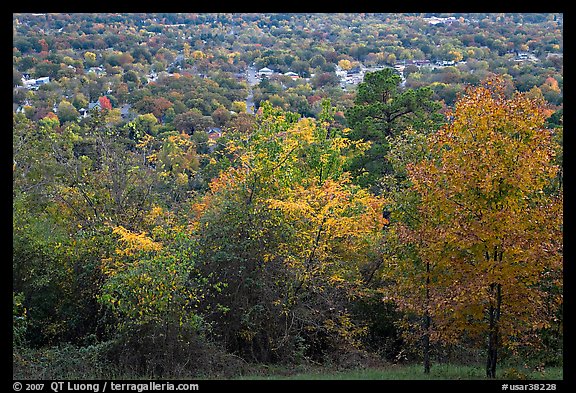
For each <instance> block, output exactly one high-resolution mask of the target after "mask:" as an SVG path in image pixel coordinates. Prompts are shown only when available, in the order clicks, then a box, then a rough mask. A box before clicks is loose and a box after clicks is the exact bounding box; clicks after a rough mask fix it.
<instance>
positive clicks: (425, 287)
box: [397, 76, 563, 378]
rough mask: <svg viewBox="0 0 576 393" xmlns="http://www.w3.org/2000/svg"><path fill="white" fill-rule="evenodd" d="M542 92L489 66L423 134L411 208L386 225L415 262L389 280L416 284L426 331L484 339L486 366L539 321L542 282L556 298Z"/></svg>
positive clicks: (550, 164)
mask: <svg viewBox="0 0 576 393" xmlns="http://www.w3.org/2000/svg"><path fill="white" fill-rule="evenodd" d="M545 104H546V103H545V101H543V100H542V99H538V98H534V97H529V96H528V95H526V94H524V93H519V92H515V93H514V94H512V95H511V96H506V94H505V92H504V81H503V79H502V77H499V76H496V77H492V78H489V79H487V80H485V81H483V84H481V85H480V86H477V87H469V88H467V89H466V91H465V94H464V95H463V96H461V97H460V98H459V99H458V101H457V102H456V104H455V108H454V110H453V111H452V112H451V113H449V114H448V116H449V119H450V121H449V123H448V124H446V125H445V126H443V127H442V128H441V129H440V130H439V131H438V132H437V133H436V134H434V135H432V136H430V138H429V140H428V147H429V149H430V152H431V155H432V158H427V159H424V160H422V161H421V162H419V163H416V164H411V165H408V173H409V179H410V182H411V188H412V190H413V191H415V193H416V194H417V195H418V197H419V203H418V208H417V214H418V220H417V223H416V224H414V225H411V226H407V225H405V226H402V225H399V226H398V228H397V230H398V231H399V234H400V238H401V239H403V241H404V242H409V243H411V244H413V245H414V248H415V252H416V258H417V259H418V260H419V261H420V262H421V264H420V265H419V266H420V269H419V270H418V269H413V271H412V273H411V274H406V275H404V276H403V278H404V280H402V279H401V280H400V281H399V283H400V284H401V286H403V287H411V286H412V287H413V288H414V289H415V290H414V291H412V296H414V297H415V299H420V300H421V303H420V310H419V311H420V312H421V313H422V315H426V316H427V317H428V318H430V319H429V320H428V324H426V325H425V328H426V330H427V331H426V332H425V334H426V335H429V336H428V337H429V338H430V339H436V340H439V341H441V342H455V341H458V340H461V339H463V338H464V337H466V338H467V339H468V340H470V339H476V340H477V342H484V343H486V346H487V347H486V350H487V363H486V375H487V377H489V378H495V377H496V365H497V360H498V350H499V349H501V348H502V347H504V346H505V347H507V348H512V349H513V348H515V347H518V346H520V345H527V344H530V343H531V342H532V339H533V338H538V335H537V332H538V331H540V330H541V329H543V328H546V327H548V326H549V324H550V323H551V321H552V318H553V316H551V312H550V310H549V307H548V306H549V305H550V302H549V299H550V291H549V288H551V287H554V288H555V291H556V294H555V295H554V302H555V304H554V305H555V306H559V305H560V304H561V301H562V296H561V288H562V230H563V229H562V227H563V216H562V215H563V211H562V191H561V190H560V191H559V192H554V193H551V192H547V186H548V185H549V184H550V182H552V181H553V179H554V177H555V176H556V174H557V172H558V170H559V168H558V165H555V162H554V154H555V151H556V147H555V145H554V142H553V138H552V131H550V130H547V129H545V128H544V123H545V120H546V117H547V115H548V114H549V112H548V111H546V105H545ZM412 266H418V264H413V265H412ZM399 277H402V276H399ZM413 300H414V299H413ZM416 303H417V302H416V301H409V300H407V301H406V305H407V306H408V308H410V304H412V305H414V304H416ZM413 308H414V307H413ZM430 321H431V323H430Z"/></svg>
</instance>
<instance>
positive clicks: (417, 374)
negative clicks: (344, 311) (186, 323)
mask: <svg viewBox="0 0 576 393" xmlns="http://www.w3.org/2000/svg"><path fill="white" fill-rule="evenodd" d="M496 374H497V376H498V378H500V379H508V380H510V379H526V380H559V379H560V380H561V379H563V370H562V368H561V367H551V368H548V369H545V370H544V371H534V370H524V369H520V368H512V367H502V368H500V369H499V370H497V372H496ZM237 379H241V380H484V379H486V371H485V369H484V368H482V367H477V366H462V365H444V364H442V365H433V366H432V368H431V370H430V374H428V375H426V374H424V372H423V370H422V365H420V364H414V365H390V366H387V367H382V368H366V369H355V370H346V371H327V370H325V369H317V370H310V371H304V372H298V371H289V370H286V369H284V370H282V369H270V370H268V372H267V374H266V375H256V374H255V375H246V376H242V377H239V378H237Z"/></svg>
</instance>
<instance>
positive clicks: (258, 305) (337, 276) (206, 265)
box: [195, 102, 385, 361]
mask: <svg viewBox="0 0 576 393" xmlns="http://www.w3.org/2000/svg"><path fill="white" fill-rule="evenodd" d="M261 108H262V113H261V115H258V116H257V119H256V125H255V127H254V130H253V131H252V133H250V134H248V135H246V134H242V135H239V139H237V140H231V141H230V143H229V144H228V147H227V153H228V154H229V157H230V159H231V161H232V162H231V165H230V167H228V168H227V169H225V170H223V171H222V172H221V173H220V175H219V176H218V177H217V178H215V179H214V180H213V181H212V182H211V184H210V192H208V193H207V195H206V196H205V197H204V198H202V199H201V200H200V201H199V202H198V203H197V204H196V207H195V210H196V211H197V212H198V219H197V220H196V224H195V225H197V227H198V244H199V245H200V251H199V258H200V260H201V261H202V265H201V266H199V268H200V270H201V271H202V272H203V274H210V281H212V280H215V281H216V282H221V283H223V284H224V285H221V286H220V287H219V289H217V290H214V291H213V295H212V296H211V299H212V300H211V302H208V303H207V304H206V305H205V307H206V312H207V313H208V315H210V319H211V320H212V321H214V322H216V323H215V326H217V329H218V330H217V333H218V335H219V337H221V339H222V340H223V341H224V342H225V343H226V344H227V347H228V348H229V349H231V350H234V351H237V352H238V353H239V354H241V355H243V356H249V357H251V358H253V359H254V360H258V361H270V360H282V359H297V358H295V357H296V356H306V357H311V358H313V359H318V360H319V359H321V358H322V357H323V356H324V354H323V353H322V352H323V350H322V349H320V348H325V351H328V350H334V348H335V347H337V346H339V345H348V346H354V345H356V344H357V339H358V337H359V335H360V334H361V332H362V328H361V327H360V326H357V325H356V324H355V323H353V322H352V320H351V317H350V314H349V312H348V310H347V305H348V304H349V301H350V300H349V299H350V298H351V297H355V296H358V291H359V287H361V276H360V270H361V266H362V265H364V264H367V263H368V261H371V260H372V259H373V258H378V256H377V255H378V252H377V249H378V245H379V239H380V236H381V233H382V232H381V231H382V226H383V225H384V223H385V220H384V219H383V216H382V208H383V204H384V201H383V200H382V199H381V198H378V197H375V196H374V195H372V194H370V193H369V192H368V191H366V190H364V189H362V188H360V187H358V186H355V185H353V184H352V183H351V182H350V177H349V174H348V173H346V172H345V170H344V167H345V166H344V164H345V163H346V161H347V160H348V159H349V157H350V156H352V155H353V154H355V153H356V154H358V153H360V152H361V151H362V150H363V149H365V147H366V146H365V144H363V143H360V142H353V141H350V140H348V138H347V137H346V136H345V133H344V132H342V131H341V130H338V129H336V128H335V127H333V118H332V116H333V108H331V106H330V104H329V103H324V105H323V111H322V113H321V114H320V116H319V119H318V120H316V119H300V120H299V119H298V116H296V115H295V114H294V113H291V112H285V111H283V110H281V109H279V108H275V107H272V105H271V104H270V103H268V102H264V103H263V104H262V107H261ZM214 285H215V284H214ZM307 347H308V348H310V349H309V350H307V349H306V348H307ZM315 348H318V349H315ZM298 354H300V355H298Z"/></svg>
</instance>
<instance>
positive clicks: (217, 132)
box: [207, 127, 222, 140]
mask: <svg viewBox="0 0 576 393" xmlns="http://www.w3.org/2000/svg"><path fill="white" fill-rule="evenodd" d="M207 133H208V138H209V139H212V140H216V139H218V138H220V137H221V136H222V129H221V128H218V127H211V128H209V129H208V131H207Z"/></svg>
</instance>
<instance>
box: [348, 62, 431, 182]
mask: <svg viewBox="0 0 576 393" xmlns="http://www.w3.org/2000/svg"><path fill="white" fill-rule="evenodd" d="M400 82H401V78H400V76H399V75H398V74H396V73H395V71H394V70H392V69H390V68H386V69H383V70H381V71H376V72H368V73H366V75H365V77H364V81H363V82H362V83H360V84H359V85H358V91H357V94H356V98H355V99H354V106H353V107H352V108H350V109H348V110H347V111H346V120H347V123H348V125H349V127H350V128H351V129H352V131H351V132H350V135H349V137H350V139H352V140H363V141H366V142H371V146H370V149H369V150H368V151H367V152H366V153H365V154H364V155H363V156H360V157H358V158H357V159H356V160H354V161H353V162H352V164H351V168H350V169H351V171H352V173H353V175H354V176H355V177H356V181H357V182H358V184H361V185H363V186H370V187H372V189H373V190H375V191H377V190H379V189H380V186H379V184H378V182H379V181H380V179H381V178H382V176H383V175H385V174H391V173H393V172H392V171H393V170H392V167H391V164H390V162H389V161H388V160H387V158H386V154H387V153H388V151H389V150H390V143H391V140H392V139H393V138H395V137H398V136H399V135H401V134H402V132H403V130H404V129H407V128H409V127H412V128H414V129H416V130H418V131H420V132H424V133H426V132H430V131H431V130H433V129H434V127H435V126H436V125H437V123H438V121H439V119H440V118H439V117H438V114H437V111H438V110H439V109H440V105H439V104H438V103H436V102H434V101H433V100H432V99H431V97H432V94H433V93H432V90H431V89H430V88H419V89H416V90H414V89H403V88H402V87H401V86H400Z"/></svg>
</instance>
